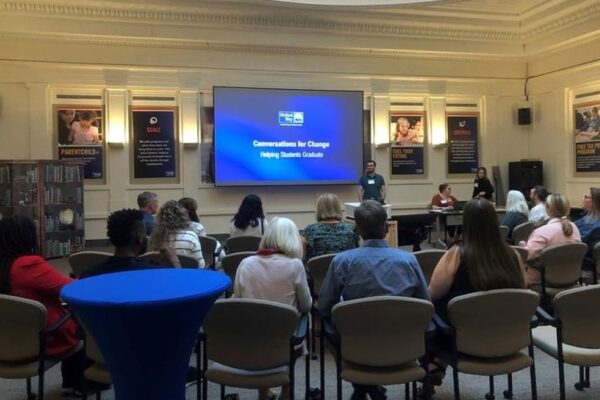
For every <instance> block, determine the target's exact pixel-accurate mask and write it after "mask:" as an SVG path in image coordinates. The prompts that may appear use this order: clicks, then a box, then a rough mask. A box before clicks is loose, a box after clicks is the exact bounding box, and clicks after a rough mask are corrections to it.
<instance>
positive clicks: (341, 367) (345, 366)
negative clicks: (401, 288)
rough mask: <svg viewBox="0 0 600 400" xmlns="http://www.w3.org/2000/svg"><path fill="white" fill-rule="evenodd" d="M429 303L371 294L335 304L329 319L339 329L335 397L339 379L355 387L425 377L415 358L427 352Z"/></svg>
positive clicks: (339, 382)
mask: <svg viewBox="0 0 600 400" xmlns="http://www.w3.org/2000/svg"><path fill="white" fill-rule="evenodd" d="M432 315H433V305H432V304H431V302H429V301H426V300H421V299H413V298H408V297H396V296H380V297H369V298H364V299H357V300H349V301H345V302H342V303H339V304H337V305H336V306H334V307H333V310H332V320H333V323H334V325H335V327H336V329H337V331H338V332H339V335H340V340H339V342H338V344H337V345H338V348H337V351H336V365H337V398H338V399H339V400H341V399H342V392H341V387H342V383H341V380H342V379H343V380H346V381H348V382H352V383H355V384H359V385H394V384H403V383H409V382H413V389H414V388H415V385H414V382H416V381H417V380H419V379H422V378H424V377H425V370H424V369H423V368H422V367H421V366H420V365H419V364H418V363H417V359H418V358H420V357H422V356H424V355H425V331H426V330H427V326H428V324H429V321H430V320H431V316H432Z"/></svg>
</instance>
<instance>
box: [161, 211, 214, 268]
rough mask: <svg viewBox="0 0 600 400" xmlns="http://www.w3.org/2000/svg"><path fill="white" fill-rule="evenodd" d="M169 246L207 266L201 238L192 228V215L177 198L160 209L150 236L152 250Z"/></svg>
mask: <svg viewBox="0 0 600 400" xmlns="http://www.w3.org/2000/svg"><path fill="white" fill-rule="evenodd" d="M168 247H170V248H172V249H173V250H175V252H176V253H177V254H180V255H184V256H190V257H194V258H196V259H197V260H198V266H199V268H204V267H205V264H204V258H203V257H202V248H201V246H200V240H199V239H198V235H196V233H195V232H194V231H192V230H191V229H190V217H189V216H188V213H187V211H186V209H185V208H183V207H182V206H181V205H180V204H179V203H178V202H177V201H175V200H169V201H167V202H166V203H165V204H163V206H162V207H161V208H160V209H159V210H158V213H157V214H156V225H155V226H154V231H153V232H152V236H150V250H153V251H161V250H162V249H165V248H168ZM163 251H164V250H163Z"/></svg>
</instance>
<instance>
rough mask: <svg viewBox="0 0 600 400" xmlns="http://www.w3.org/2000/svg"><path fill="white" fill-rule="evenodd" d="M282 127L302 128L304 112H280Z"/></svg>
mask: <svg viewBox="0 0 600 400" xmlns="http://www.w3.org/2000/svg"><path fill="white" fill-rule="evenodd" d="M279 125H280V126H302V125H304V113H303V112H302V111H279Z"/></svg>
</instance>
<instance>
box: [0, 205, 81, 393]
mask: <svg viewBox="0 0 600 400" xmlns="http://www.w3.org/2000/svg"><path fill="white" fill-rule="evenodd" d="M36 230H37V228H36V226H35V223H34V222H33V221H32V220H31V219H29V218H27V217H23V216H19V215H15V216H8V217H4V218H3V219H2V220H0V293H2V294H8V295H11V296H18V297H23V298H27V299H31V300H35V301H39V302H40V303H42V304H43V305H44V307H46V311H47V321H46V327H49V326H51V325H53V324H55V323H56V322H57V321H59V320H60V319H61V318H63V317H64V316H65V314H67V311H65V309H64V308H63V306H62V305H61V301H60V298H59V295H60V290H61V289H62V288H63V286H65V285H67V284H69V283H71V282H72V279H70V278H67V277H64V276H63V275H61V274H60V273H59V272H58V271H56V270H55V269H54V268H52V267H51V266H50V265H49V264H48V263H47V262H46V261H45V260H44V259H43V258H42V257H40V256H39V255H38V254H39V252H38V247H37V246H38V244H37V243H38V242H37V234H36ZM77 330H78V326H77V323H76V322H75V320H74V319H69V320H68V321H67V322H65V324H64V325H63V326H62V327H61V328H59V330H58V331H57V332H56V333H55V334H54V335H51V336H50V337H49V338H48V340H47V341H46V355H47V356H49V357H60V356H63V355H65V354H67V353H69V352H70V351H72V350H73V349H74V348H75V347H77V345H78V343H79V338H78V336H77ZM83 357H84V353H83V350H82V351H78V352H77V353H75V354H73V355H71V356H70V357H68V358H66V359H65V360H64V361H63V362H62V363H61V373H62V388H63V392H65V393H73V392H74V391H75V390H76V389H81V383H82V379H83V374H82V371H83V369H82V368H83V365H84V364H83V363H84V358H83Z"/></svg>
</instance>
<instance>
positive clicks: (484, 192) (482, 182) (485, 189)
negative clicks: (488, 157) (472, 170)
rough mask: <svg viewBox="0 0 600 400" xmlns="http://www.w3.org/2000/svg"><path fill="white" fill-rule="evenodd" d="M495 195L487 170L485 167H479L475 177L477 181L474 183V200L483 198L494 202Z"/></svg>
mask: <svg viewBox="0 0 600 400" xmlns="http://www.w3.org/2000/svg"><path fill="white" fill-rule="evenodd" d="M493 194H494V186H492V182H490V180H489V179H488V177H487V169H486V168H485V167H479V168H478V169H477V174H476V175H475V181H473V195H472V196H471V197H472V198H476V197H482V198H484V199H486V200H489V201H492V200H493V198H494V197H493V196H492V195H493Z"/></svg>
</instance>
